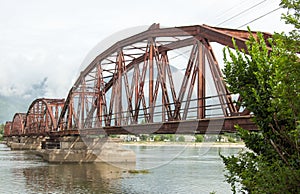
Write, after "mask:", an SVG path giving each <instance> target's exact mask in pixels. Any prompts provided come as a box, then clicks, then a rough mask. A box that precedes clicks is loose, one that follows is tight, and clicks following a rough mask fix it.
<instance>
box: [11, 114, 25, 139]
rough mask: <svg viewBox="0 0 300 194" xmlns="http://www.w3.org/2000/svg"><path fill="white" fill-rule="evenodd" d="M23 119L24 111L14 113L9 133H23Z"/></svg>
mask: <svg viewBox="0 0 300 194" xmlns="http://www.w3.org/2000/svg"><path fill="white" fill-rule="evenodd" d="M25 121H26V113H16V114H15V115H14V118H13V121H12V126H11V135H23V134H24V133H25V130H24V129H25V127H24V126H25Z"/></svg>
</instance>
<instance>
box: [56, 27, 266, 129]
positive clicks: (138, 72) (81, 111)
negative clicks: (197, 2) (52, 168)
mask: <svg viewBox="0 0 300 194" xmlns="http://www.w3.org/2000/svg"><path fill="white" fill-rule="evenodd" d="M155 26H156V27H151V28H149V30H147V31H145V32H142V33H140V34H137V35H134V36H132V37H129V38H126V39H124V40H120V41H119V42H117V43H116V44H114V45H112V46H111V47H110V48H108V49H107V50H106V51H104V52H103V53H101V54H99V55H98V56H97V57H96V58H95V59H94V60H93V61H92V62H91V63H90V65H88V66H87V67H86V69H84V70H83V71H82V72H81V75H80V76H79V78H78V79H77V81H76V82H75V84H74V86H73V88H72V89H71V90H70V92H69V95H68V97H67V100H66V103H65V106H64V107H63V109H62V112H61V115H60V117H59V122H58V124H57V127H59V128H60V129H63V130H73V129H86V128H101V127H109V126H127V125H132V124H139V123H141V122H146V123H153V122H157V119H158V117H157V114H159V117H160V119H159V121H158V122H168V121H177V120H186V119H187V118H188V115H189V114H190V112H191V110H192V109H196V114H197V116H196V118H197V119H205V118H207V116H208V115H207V113H206V112H207V110H208V107H209V106H212V105H207V104H206V103H207V98H208V96H207V92H206V90H207V89H206V82H207V80H210V79H211V80H212V81H213V84H214V87H215V90H216V92H217V94H216V97H217V99H218V103H219V107H220V110H221V111H222V114H223V116H225V117H229V116H233V115H238V114H240V113H239V112H238V110H239V107H236V106H235V105H234V103H233V101H232V99H231V96H230V93H229V92H228V90H227V88H226V85H225V83H224V81H223V78H222V73H221V71H220V68H219V65H218V63H217V60H216V58H215V56H214V53H213V50H212V47H211V46H210V43H211V42H218V43H220V44H223V45H225V46H229V47H231V48H233V44H232V38H234V39H235V41H236V44H237V45H238V47H239V48H240V49H245V50H246V45H245V42H246V41H247V39H248V37H249V33H248V32H247V31H241V30H231V29H222V28H215V27H210V26H206V25H202V26H183V27H175V28H162V29H161V28H158V26H157V25H155ZM253 34H254V36H256V32H253ZM270 36H271V35H270V34H267V33H264V37H265V38H268V37H270ZM166 37H167V38H169V39H172V38H173V40H172V41H163V40H160V39H162V38H166ZM139 44H140V45H141V46H137V45H139ZM189 46H190V47H191V48H192V49H191V50H190V52H189V53H190V55H189V57H187V58H188V60H187V62H186V70H185V72H184V77H183V80H182V81H181V83H180V85H181V86H180V87H179V89H176V88H178V86H177V85H178V83H176V84H175V83H174V80H176V79H177V78H176V77H174V75H173V74H174V72H173V70H172V69H171V64H170V56H169V53H172V52H174V51H176V50H178V49H182V48H186V47H189ZM129 51H135V52H136V53H132V52H131V53H130V52H129ZM208 71H209V72H210V74H211V76H212V77H211V78H209V77H206V72H208ZM195 91H196V93H197V94H196V99H194V92H195ZM159 99H160V102H158V101H159ZM193 100H196V105H194V104H195V103H194V102H193ZM192 104H193V105H192Z"/></svg>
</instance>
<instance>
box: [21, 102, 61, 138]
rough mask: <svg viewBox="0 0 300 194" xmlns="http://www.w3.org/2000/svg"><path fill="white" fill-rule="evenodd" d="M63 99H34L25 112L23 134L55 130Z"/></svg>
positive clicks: (44, 132)
mask: <svg viewBox="0 0 300 194" xmlns="http://www.w3.org/2000/svg"><path fill="white" fill-rule="evenodd" d="M64 103H65V100H64V99H47V98H39V99H36V100H34V101H33V102H32V103H31V105H30V106H29V109H28V111H27V113H26V121H25V134H26V135H36V134H46V133H49V132H52V131H56V130H57V129H58V128H57V121H58V118H59V114H60V112H61V110H62V108H63V106H64Z"/></svg>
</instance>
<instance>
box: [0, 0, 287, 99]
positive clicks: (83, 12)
mask: <svg viewBox="0 0 300 194" xmlns="http://www.w3.org/2000/svg"><path fill="white" fill-rule="evenodd" d="M279 2H280V1H279V0H264V1H262V0H244V1H240V0H230V1H222V0H209V1H204V0H149V1H141V0H127V1H116V0H107V1H100V0H0V67H1V69H0V95H5V96H9V95H23V94H24V93H25V92H26V90H28V89H29V88H30V87H31V86H32V85H33V84H36V83H39V82H42V81H43V80H44V78H45V77H47V78H48V79H47V85H48V88H47V97H52V98H66V96H67V93H68V91H69V89H70V88H71V86H72V84H73V82H74V81H75V80H76V78H77V75H78V73H79V72H80V71H81V70H80V67H81V63H82V61H83V60H84V58H85V56H86V55H87V54H88V53H89V52H90V50H91V49H92V48H93V47H94V46H95V45H97V44H98V43H99V42H101V41H102V40H103V39H105V38H106V37H108V36H110V35H111V34H113V33H115V32H117V31H120V30H123V29H126V28H130V27H134V26H141V25H151V24H152V23H160V24H161V26H168V27H172V26H181V25H195V24H208V25H211V26H220V27H228V28H237V27H239V26H241V25H243V24H246V23H248V22H250V21H252V20H253V19H255V18H258V17H259V16H262V15H263V14H265V13H268V12H269V11H272V10H274V9H276V8H277V7H279ZM255 5H257V6H255ZM251 7H253V8H251ZM245 10H247V11H245ZM243 11H245V12H244V13H242V12H243ZM282 12H285V10H282V9H281V10H278V11H275V12H273V13H271V14H269V15H267V16H266V17H263V18H261V19H259V20H257V21H255V22H253V23H251V24H249V25H250V27H251V29H252V30H259V31H267V32H271V33H272V32H274V31H276V32H281V31H287V30H289V26H286V25H285V24H284V22H282V21H280V15H281V13H282ZM230 18H232V19H230ZM226 20H228V21H227V22H224V21H226ZM245 28H246V27H243V28H241V29H245Z"/></svg>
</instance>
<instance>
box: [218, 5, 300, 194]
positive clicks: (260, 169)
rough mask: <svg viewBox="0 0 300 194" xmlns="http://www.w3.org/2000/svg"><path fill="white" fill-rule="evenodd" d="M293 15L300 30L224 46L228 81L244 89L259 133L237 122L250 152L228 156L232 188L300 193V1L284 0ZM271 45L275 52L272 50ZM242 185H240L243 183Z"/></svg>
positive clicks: (235, 90)
mask: <svg viewBox="0 0 300 194" xmlns="http://www.w3.org/2000/svg"><path fill="white" fill-rule="evenodd" d="M281 5H282V6H283V7H285V8H288V10H289V11H290V12H289V13H293V15H291V14H289V13H288V14H286V15H284V16H283V18H284V19H285V21H286V23H289V24H292V25H294V26H295V30H293V31H292V32H290V33H289V34H288V35H286V34H283V33H281V34H278V33H277V34H274V36H273V38H272V39H270V40H268V41H267V42H265V40H264V38H263V35H262V34H258V37H257V38H255V37H254V36H251V37H250V40H249V42H248V43H247V54H246V51H239V50H238V48H237V47H236V50H235V52H234V51H231V50H229V49H227V50H226V51H227V53H228V54H229V58H228V57H227V53H226V51H224V61H225V68H224V71H223V72H224V75H225V81H226V82H227V84H228V86H229V90H230V91H231V92H232V93H239V94H240V96H241V97H242V99H243V102H242V104H241V105H242V106H244V107H247V109H248V110H250V111H251V112H253V113H254V115H255V117H254V122H255V123H256V125H257V126H258V127H259V129H260V131H259V132H249V131H245V130H243V129H241V128H240V127H238V126H237V129H238V131H239V135H240V136H241V138H242V139H243V140H244V141H245V144H246V146H247V147H248V148H249V149H250V150H251V151H250V152H244V153H240V154H239V155H238V156H229V157H224V156H222V158H223V161H224V163H225V166H226V169H227V174H226V180H227V182H228V183H230V184H231V187H232V191H233V192H234V193H236V191H237V190H240V191H242V192H248V193H300V184H299V183H300V147H299V143H300V142H299V137H300V125H299V121H300V116H299V112H300V85H299V84H300V61H299V57H298V56H297V53H299V45H300V41H299V34H300V33H299V29H300V25H299V15H300V14H299V13H300V2H299V0H297V1H296V0H283V1H282V3H281ZM269 47H271V49H272V50H271V51H270V50H269V49H268V48H269ZM238 185H240V188H239V187H237V186H238Z"/></svg>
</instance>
